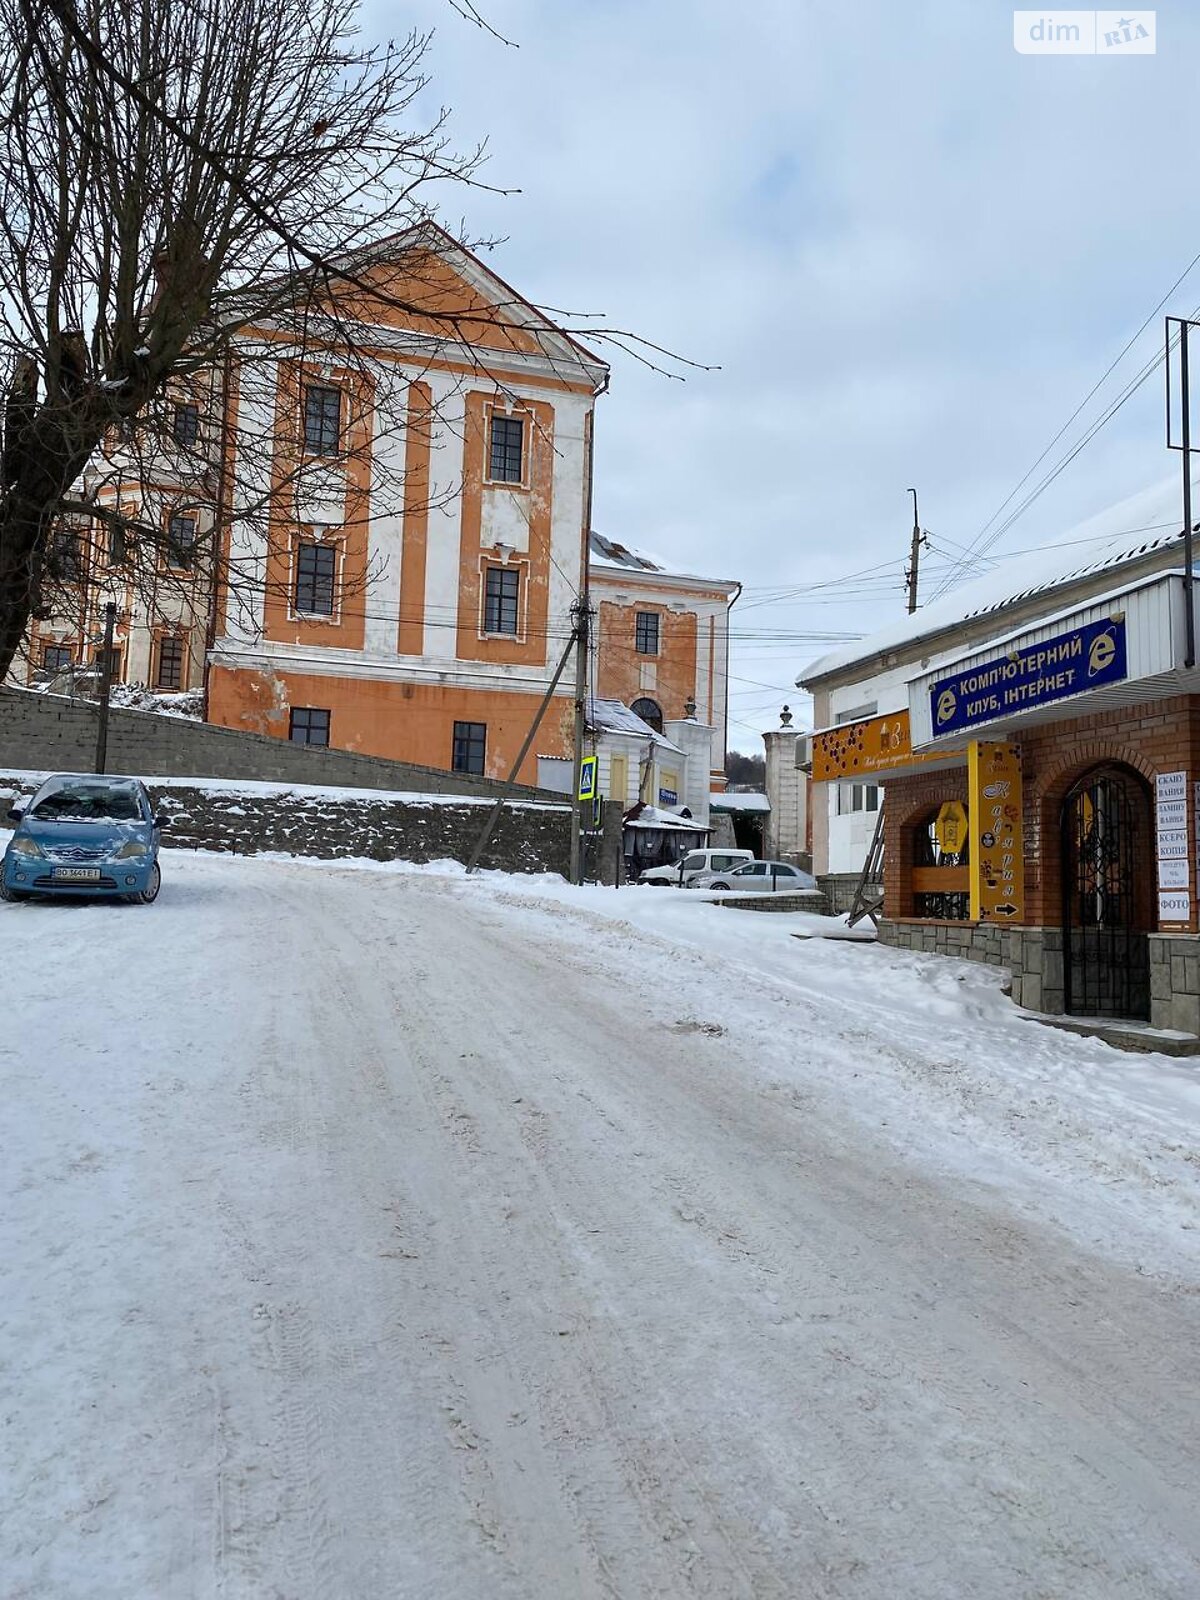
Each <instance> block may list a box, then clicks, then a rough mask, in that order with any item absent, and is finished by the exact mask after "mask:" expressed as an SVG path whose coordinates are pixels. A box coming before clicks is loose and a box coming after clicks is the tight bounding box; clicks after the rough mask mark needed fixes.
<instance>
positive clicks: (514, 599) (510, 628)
mask: <svg viewBox="0 0 1200 1600" xmlns="http://www.w3.org/2000/svg"><path fill="white" fill-rule="evenodd" d="M520 598H521V569H520V567H489V568H488V569H487V587H486V591H485V594H484V602H483V631H484V633H516V631H517V607H518V602H519V600H520Z"/></svg>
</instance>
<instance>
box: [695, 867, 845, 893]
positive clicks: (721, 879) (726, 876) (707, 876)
mask: <svg viewBox="0 0 1200 1600" xmlns="http://www.w3.org/2000/svg"><path fill="white" fill-rule="evenodd" d="M816 887H817V880H816V879H815V878H814V877H813V875H812V873H811V872H803V871H801V869H800V868H799V867H793V866H792V865H791V864H790V863H789V862H787V861H751V862H749V863H747V865H745V866H743V867H735V868H734V869H733V871H732V872H705V873H702V874H701V876H700V877H699V878H697V879H696V880H695V881H694V882H693V884H692V888H693V889H736V890H737V891H738V893H739V894H785V893H791V894H795V893H796V892H797V891H798V890H800V889H816Z"/></svg>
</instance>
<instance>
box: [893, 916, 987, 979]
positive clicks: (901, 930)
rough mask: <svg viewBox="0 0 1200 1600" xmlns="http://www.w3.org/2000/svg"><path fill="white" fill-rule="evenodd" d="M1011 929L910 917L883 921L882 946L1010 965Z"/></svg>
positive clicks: (983, 924)
mask: <svg viewBox="0 0 1200 1600" xmlns="http://www.w3.org/2000/svg"><path fill="white" fill-rule="evenodd" d="M1009 932H1010V930H1009V929H1008V928H996V927H993V926H992V925H991V924H989V923H974V922H929V921H925V920H908V919H906V918H891V917H881V918H880V919H879V942H880V944H890V945H895V946H896V948H897V949H899V950H924V951H926V952H928V953H929V954H930V955H938V956H959V957H960V958H961V959H962V960H964V961H985V962H987V963H988V965H989V966H994V967H1004V966H1007V965H1008V948H1007V939H1008V935H1009Z"/></svg>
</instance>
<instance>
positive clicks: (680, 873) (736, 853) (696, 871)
mask: <svg viewBox="0 0 1200 1600" xmlns="http://www.w3.org/2000/svg"><path fill="white" fill-rule="evenodd" d="M753 860H754V852H753V850H730V849H726V850H691V851H689V852H688V854H687V855H686V856H684V858H683V860H682V861H676V862H674V863H673V864H672V865H671V866H669V867H647V868H646V870H645V872H643V873H642V875H641V877H640V878H639V879H638V882H639V883H651V884H658V885H662V884H674V885H675V886H676V887H678V886H679V885H682V886H683V887H684V888H685V889H686V888H687V887H689V885H690V884H692V883H693V882H694V881H695V880H696V879H697V878H698V877H699V876H700V875H701V873H708V872H729V871H731V870H732V869H733V868H734V867H736V866H739V865H740V864H741V863H742V862H743V861H753Z"/></svg>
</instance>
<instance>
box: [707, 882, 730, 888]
mask: <svg viewBox="0 0 1200 1600" xmlns="http://www.w3.org/2000/svg"><path fill="white" fill-rule="evenodd" d="M708 887H709V888H710V889H728V888H730V887H731V886H730V885H729V884H728V883H710V884H709V886H708Z"/></svg>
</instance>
